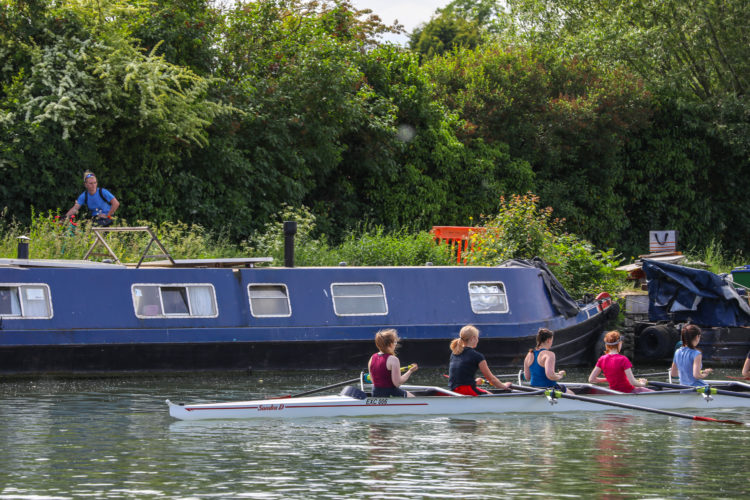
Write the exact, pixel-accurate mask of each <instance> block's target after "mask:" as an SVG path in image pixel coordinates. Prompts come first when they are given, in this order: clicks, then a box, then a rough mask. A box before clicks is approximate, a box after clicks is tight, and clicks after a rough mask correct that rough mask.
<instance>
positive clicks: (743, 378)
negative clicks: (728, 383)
mask: <svg viewBox="0 0 750 500" xmlns="http://www.w3.org/2000/svg"><path fill="white" fill-rule="evenodd" d="M727 378H731V379H734V380H750V377H734V376H732V375H727Z"/></svg>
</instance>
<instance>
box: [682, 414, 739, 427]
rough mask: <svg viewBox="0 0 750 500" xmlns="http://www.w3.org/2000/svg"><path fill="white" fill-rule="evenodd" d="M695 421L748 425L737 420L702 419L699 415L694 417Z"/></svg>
mask: <svg viewBox="0 0 750 500" xmlns="http://www.w3.org/2000/svg"><path fill="white" fill-rule="evenodd" d="M693 420H700V421H702V422H717V423H720V424H734V425H747V424H746V423H745V422H738V421H736V420H722V419H720V418H711V417H701V416H699V415H694V416H693Z"/></svg>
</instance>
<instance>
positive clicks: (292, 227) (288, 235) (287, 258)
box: [284, 220, 297, 267]
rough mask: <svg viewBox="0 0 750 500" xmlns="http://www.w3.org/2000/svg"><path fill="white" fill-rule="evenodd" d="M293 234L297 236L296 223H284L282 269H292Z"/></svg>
mask: <svg viewBox="0 0 750 500" xmlns="http://www.w3.org/2000/svg"><path fill="white" fill-rule="evenodd" d="M295 234H297V222H296V221H289V220H287V221H284V267H294V235H295Z"/></svg>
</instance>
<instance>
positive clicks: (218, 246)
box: [0, 207, 455, 266]
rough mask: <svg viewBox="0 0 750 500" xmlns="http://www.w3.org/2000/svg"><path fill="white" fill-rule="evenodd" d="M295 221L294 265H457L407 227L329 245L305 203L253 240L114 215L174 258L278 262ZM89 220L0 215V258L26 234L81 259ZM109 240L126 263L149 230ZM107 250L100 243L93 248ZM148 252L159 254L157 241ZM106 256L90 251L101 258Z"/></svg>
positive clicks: (32, 249)
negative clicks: (25, 222) (287, 228)
mask: <svg viewBox="0 0 750 500" xmlns="http://www.w3.org/2000/svg"><path fill="white" fill-rule="evenodd" d="M285 220H294V221H296V222H297V234H296V237H295V263H296V265H298V266H336V265H338V264H339V263H340V262H346V263H347V264H348V265H352V266H410V265H424V264H425V263H426V262H432V263H433V264H434V265H450V264H455V262H454V261H453V258H452V257H451V254H450V252H449V251H448V250H447V247H446V246H445V245H436V244H435V242H434V240H433V238H432V236H431V235H430V234H429V233H428V232H426V231H421V232H416V233H408V232H407V231H406V230H402V231H398V232H395V233H387V232H385V231H384V230H383V228H381V227H373V228H364V229H362V230H359V231H356V232H354V233H352V234H350V235H349V236H348V237H347V238H346V240H345V241H344V242H343V243H342V244H341V245H339V246H331V245H329V244H328V242H327V238H326V237H325V235H319V236H315V237H314V236H313V233H314V230H315V217H314V216H313V215H312V214H310V212H309V211H307V210H306V209H304V208H301V209H293V208H290V207H284V209H283V210H282V211H281V212H280V213H279V215H278V220H277V221H274V222H271V223H268V224H267V225H266V226H265V228H264V230H263V231H262V232H261V233H259V234H258V235H256V236H255V237H254V238H253V239H250V240H247V241H243V242H241V243H239V244H233V243H231V242H230V241H229V239H228V238H227V236H226V234H224V233H221V232H219V233H216V232H212V231H209V230H207V229H206V228H204V227H202V226H200V225H197V224H193V225H190V224H185V223H182V222H163V223H160V224H154V223H151V222H149V221H143V220H139V221H135V222H134V223H132V224H129V223H128V221H126V220H124V219H118V220H117V222H116V225H118V226H145V227H150V228H151V229H152V231H153V232H154V233H155V234H156V235H157V237H158V238H159V241H161V243H162V244H163V245H164V247H165V248H166V250H167V251H168V252H169V253H170V255H171V256H172V257H173V258H175V259H199V258H224V257H272V258H273V259H274V262H275V263H276V264H277V265H281V263H283V261H284V232H283V221H285ZM91 229H92V226H91V221H90V220H83V221H80V222H77V223H76V225H72V224H69V223H64V222H63V221H62V218H61V217H60V215H59V214H57V213H53V212H48V213H45V214H32V222H31V226H30V227H24V226H21V225H20V224H18V223H17V222H15V221H9V220H7V219H6V218H4V217H3V216H2V214H0V257H2V258H14V257H16V253H17V245H18V238H19V237H20V236H28V237H29V238H30V240H31V241H30V244H29V256H30V257H31V258H32V259H81V258H83V256H84V255H85V254H86V252H87V251H88V250H89V248H91V246H92V245H93V243H94V241H95V237H94V233H93V231H92V230H91ZM105 239H106V241H107V244H108V245H109V246H110V248H112V250H113V252H114V253H115V255H116V256H117V258H118V259H119V260H120V261H121V262H124V263H128V262H138V261H139V260H140V258H141V255H142V254H143V253H144V251H145V250H146V246H147V245H148V243H149V241H150V236H149V235H148V234H147V233H144V232H139V233H129V232H113V233H107V234H106V236H105ZM101 252H106V249H105V248H104V247H102V246H101V245H99V246H97V248H96V253H101ZM148 253H149V254H150V255H154V254H157V253H160V251H159V249H158V247H157V246H156V245H153V244H152V245H151V247H150V248H149V250H148ZM106 258H108V257H107V256H94V257H93V259H94V260H103V259H106Z"/></svg>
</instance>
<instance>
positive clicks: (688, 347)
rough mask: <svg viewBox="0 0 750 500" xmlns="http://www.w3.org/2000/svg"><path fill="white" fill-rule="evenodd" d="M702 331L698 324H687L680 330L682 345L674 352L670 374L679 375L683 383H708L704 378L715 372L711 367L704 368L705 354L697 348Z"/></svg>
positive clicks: (691, 384)
mask: <svg viewBox="0 0 750 500" xmlns="http://www.w3.org/2000/svg"><path fill="white" fill-rule="evenodd" d="M701 333H703V332H702V331H701V329H700V327H699V326H698V325H685V326H683V327H682V331H681V332H680V337H681V338H682V347H680V348H679V349H677V350H676V351H675V352H674V357H673V358H672V367H671V368H670V369H669V374H670V375H672V376H673V377H675V376H678V375H679V377H680V384H682V385H690V386H694V387H698V386H703V385H706V383H705V382H704V381H703V379H704V378H706V377H708V376H709V375H710V374H711V372H713V370H712V369H711V368H706V369H705V370H704V369H703V364H702V363H703V354H702V353H701V352H700V351H699V350H698V349H697V347H698V343H699V342H700V341H701Z"/></svg>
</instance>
